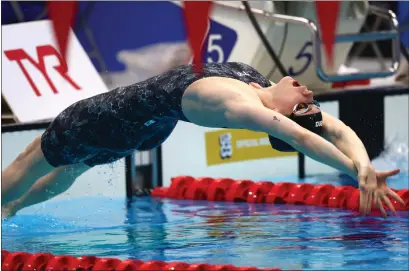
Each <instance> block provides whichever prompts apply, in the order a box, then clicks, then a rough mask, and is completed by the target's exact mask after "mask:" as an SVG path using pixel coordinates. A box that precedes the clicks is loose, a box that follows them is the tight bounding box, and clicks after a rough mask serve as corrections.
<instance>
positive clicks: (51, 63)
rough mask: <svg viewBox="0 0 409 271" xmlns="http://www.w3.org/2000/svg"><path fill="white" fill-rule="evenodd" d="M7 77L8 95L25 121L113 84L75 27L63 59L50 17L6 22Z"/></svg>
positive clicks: (53, 113)
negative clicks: (100, 70)
mask: <svg viewBox="0 0 409 271" xmlns="http://www.w3.org/2000/svg"><path fill="white" fill-rule="evenodd" d="M2 79H3V82H2V83H3V84H2V91H3V96H4V98H5V100H6V101H7V103H8V104H9V105H10V107H11V110H12V111H13V113H14V114H15V115H16V117H17V119H18V120H19V121H21V122H33V121H39V120H45V119H52V118H54V117H56V116H57V115H58V114H59V113H60V112H61V111H62V110H64V109H65V108H66V107H68V106H70V105H71V104H73V103H75V102H77V101H79V100H82V99H85V98H88V97H91V96H94V95H97V94H100V93H103V92H106V91H107V90H108V89H107V87H106V85H105V84H104V82H103V81H102V79H101V77H100V76H99V74H98V72H97V71H96V69H95V67H94V66H93V65H92V62H91V60H90V59H89V57H88V55H87V54H86V52H85V51H84V49H83V48H82V46H81V44H80V43H79V41H78V39H77V37H76V36H75V34H74V33H73V32H72V30H70V37H69V46H68V49H67V62H65V61H64V59H63V57H62V56H61V54H60V52H59V50H58V46H57V42H56V40H55V37H54V32H53V29H52V24H51V22H50V21H37V22H29V23H19V24H12V25H5V26H2Z"/></svg>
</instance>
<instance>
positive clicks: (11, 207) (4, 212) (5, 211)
mask: <svg viewBox="0 0 409 271" xmlns="http://www.w3.org/2000/svg"><path fill="white" fill-rule="evenodd" d="M16 207H17V204H15V203H14V202H11V203H9V204H7V205H6V206H2V207H1V218H6V219H7V218H10V217H13V216H15V215H16V213H17V212H18V211H19V210H20V209H18V208H16Z"/></svg>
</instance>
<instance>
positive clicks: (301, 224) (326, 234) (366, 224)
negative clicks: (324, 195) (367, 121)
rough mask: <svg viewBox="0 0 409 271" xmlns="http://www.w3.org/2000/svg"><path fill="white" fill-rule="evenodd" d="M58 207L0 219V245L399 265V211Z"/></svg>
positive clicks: (143, 204)
mask: <svg viewBox="0 0 409 271" xmlns="http://www.w3.org/2000/svg"><path fill="white" fill-rule="evenodd" d="M64 205H65V206H66V205H67V201H64V202H56V203H53V205H47V209H43V210H42V212H41V213H42V215H28V214H22V215H19V216H17V217H14V218H12V219H10V220H3V229H2V237H3V248H5V249H8V250H11V251H18V250H22V251H28V252H45V251H47V252H51V253H54V254H73V255H77V256H78V255H84V254H85V255H96V256H105V257H107V256H109V257H119V258H122V259H125V258H134V259H141V260H145V261H146V260H164V261H185V262H190V263H193V262H196V263H197V262H208V263H211V264H221V263H225V264H233V265H237V266H248V265H253V266H256V267H260V268H262V267H279V268H283V269H315V270H316V269H325V270H329V269H331V270H346V269H358V268H359V269H360V270H362V269H372V270H373V269H383V270H385V269H389V270H390V269H402V268H403V269H406V270H407V269H408V268H407V267H408V250H407V247H408V231H409V226H408V221H409V219H408V213H407V212H406V213H400V214H399V217H392V218H388V219H386V220H385V219H382V218H376V217H366V218H365V217H359V216H358V215H357V214H355V213H353V212H350V211H345V210H338V209H328V208H316V207H311V206H292V205H267V204H248V203H221V202H206V201H173V200H157V199H152V198H149V197H145V198H138V199H137V200H136V201H135V202H134V203H133V204H132V206H131V208H129V209H128V210H126V209H125V208H124V206H125V204H124V202H123V200H106V199H104V198H93V199H78V200H71V201H70V202H69V205H70V211H71V212H70V213H67V212H64V215H62V214H61V215H60V216H59V215H57V214H55V213H53V210H55V209H56V208H59V210H61V208H60V207H61V206H64ZM84 206H87V208H84ZM95 206H98V208H97V209H98V210H99V211H98V212H96V211H95V208H93V207H95ZM74 210H76V211H74ZM48 213H50V214H52V215H50V214H48ZM85 219H86V220H87V221H88V222H87V223H85V222H84V221H85Z"/></svg>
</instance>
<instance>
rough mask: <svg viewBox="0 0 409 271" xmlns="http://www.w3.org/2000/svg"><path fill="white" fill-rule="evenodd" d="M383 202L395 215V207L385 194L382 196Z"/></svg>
mask: <svg viewBox="0 0 409 271" xmlns="http://www.w3.org/2000/svg"><path fill="white" fill-rule="evenodd" d="M382 199H383V202H385V204H386V206H388V208H389V210H391V212H392V214H394V215H396V210H395V207H393V205H392V202H391V201H390V200H389V199H388V197H387V196H386V195H383V196H382Z"/></svg>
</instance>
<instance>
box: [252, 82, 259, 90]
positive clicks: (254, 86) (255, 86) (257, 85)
mask: <svg viewBox="0 0 409 271" xmlns="http://www.w3.org/2000/svg"><path fill="white" fill-rule="evenodd" d="M249 85H250V86H252V87H253V88H258V89H261V88H262V86H260V85H259V84H257V83H254V82H250V83H249Z"/></svg>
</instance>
